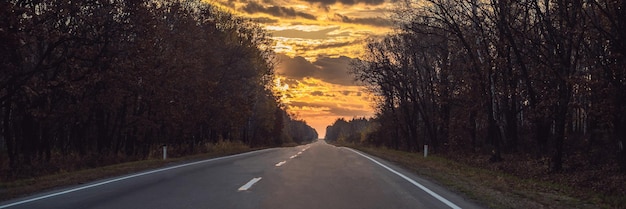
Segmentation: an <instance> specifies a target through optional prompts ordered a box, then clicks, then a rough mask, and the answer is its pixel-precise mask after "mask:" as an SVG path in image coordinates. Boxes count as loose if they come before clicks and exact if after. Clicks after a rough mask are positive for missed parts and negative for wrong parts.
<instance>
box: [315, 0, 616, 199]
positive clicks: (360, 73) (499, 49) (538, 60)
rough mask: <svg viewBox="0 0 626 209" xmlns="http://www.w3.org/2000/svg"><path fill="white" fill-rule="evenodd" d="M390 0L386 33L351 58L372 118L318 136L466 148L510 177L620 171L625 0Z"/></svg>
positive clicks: (441, 149) (442, 149) (449, 151)
mask: <svg viewBox="0 0 626 209" xmlns="http://www.w3.org/2000/svg"><path fill="white" fill-rule="evenodd" d="M402 4H403V5H402V6H399V7H398V9H397V11H396V13H395V17H396V18H395V19H396V24H397V29H396V30H395V32H394V33H391V34H388V35H386V36H384V37H377V38H371V39H370V40H369V41H368V44H367V46H366V52H365V54H364V55H363V56H362V57H361V58H360V59H359V60H358V61H355V62H353V63H352V65H351V72H352V74H353V75H354V76H355V79H356V80H357V81H359V82H361V83H362V84H364V85H366V86H367V88H368V89H369V90H370V91H371V92H373V93H374V94H375V95H377V98H378V99H377V100H376V110H377V114H376V116H375V117H374V118H372V119H358V118H355V119H352V120H350V121H346V120H345V119H338V120H337V121H336V122H335V123H334V124H333V125H331V126H329V127H328V129H327V135H326V139H327V140H329V141H333V142H349V143H357V144H364V145H371V146H384V147H387V148H390V149H398V150H405V151H409V152H421V151H422V147H423V146H424V145H428V146H429V153H430V152H433V153H439V154H444V155H447V156H453V157H454V158H456V159H470V158H471V156H475V155H477V154H478V155H479V156H485V157H484V158H481V159H484V161H486V162H490V163H498V162H509V163H508V164H499V165H502V166H504V165H510V166H512V167H517V168H514V169H511V170H513V171H514V172H512V173H514V174H516V175H517V174H520V173H529V172H530V170H528V169H527V170H525V168H532V170H536V169H537V168H538V170H541V171H540V174H542V173H545V172H547V173H578V172H580V173H583V172H587V174H588V176H586V177H585V178H587V179H590V181H591V182H597V181H606V182H605V185H608V186H610V185H612V184H613V185H614V184H615V182H611V180H610V178H599V177H597V175H598V174H601V173H603V174H606V175H613V174H615V175H618V176H619V175H621V176H623V174H624V173H625V172H626V150H625V149H624V145H625V143H626V57H625V56H626V45H625V44H626V10H625V9H626V1H623V0H620V1H617V0H591V1H583V0H539V1H537V0H516V1H504V0H484V1H481V0H425V1H403V3H402ZM520 168H521V169H520ZM516 169H517V170H516ZM619 173H621V174H619ZM531 175H532V174H531ZM537 175H539V174H537ZM542 175H543V174H542ZM594 179H595V180H594ZM618 179H619V178H618ZM573 181H581V180H580V179H573ZM585 183H587V182H585ZM596 186H597V185H593V184H591V185H588V187H586V188H590V187H592V188H595V187H596ZM616 189H618V190H620V191H621V192H622V193H623V187H622V188H621V189H620V188H616Z"/></svg>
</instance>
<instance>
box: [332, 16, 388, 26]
mask: <svg viewBox="0 0 626 209" xmlns="http://www.w3.org/2000/svg"><path fill="white" fill-rule="evenodd" d="M333 20H335V21H341V22H344V23H353V24H360V25H372V26H378V27H390V26H392V25H393V22H392V21H391V20H389V19H385V18H380V17H371V18H370V17H368V18H350V17H348V16H344V15H340V14H335V18H333Z"/></svg>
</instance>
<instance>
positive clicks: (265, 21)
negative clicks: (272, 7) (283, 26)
mask: <svg viewBox="0 0 626 209" xmlns="http://www.w3.org/2000/svg"><path fill="white" fill-rule="evenodd" d="M252 21H254V22H257V23H262V24H272V23H278V20H277V19H272V18H269V17H259V18H253V19H252Z"/></svg>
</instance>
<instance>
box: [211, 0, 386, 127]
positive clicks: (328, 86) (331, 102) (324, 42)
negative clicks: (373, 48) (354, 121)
mask: <svg viewBox="0 0 626 209" xmlns="http://www.w3.org/2000/svg"><path fill="white" fill-rule="evenodd" d="M211 3H217V4H219V5H221V6H222V7H224V8H226V9H228V10H230V11H233V12H234V13H236V14H238V15H241V16H244V17H247V18H250V19H253V20H255V21H256V22H258V23H259V24H261V25H262V27H263V28H265V29H266V30H267V31H268V32H269V33H270V34H271V36H272V37H271V38H272V39H273V40H274V42H275V44H276V45H275V46H274V51H275V52H276V53H277V55H278V56H279V57H280V58H281V59H280V60H279V63H278V66H277V69H276V74H277V78H276V80H275V81H274V83H275V85H276V86H275V90H276V91H277V92H280V96H281V98H280V100H281V102H283V103H284V104H285V105H286V106H287V111H288V112H289V113H290V114H292V115H295V116H296V117H297V118H298V119H301V120H304V121H306V122H307V124H309V125H310V126H312V127H314V128H315V129H316V130H317V132H318V134H319V137H320V138H323V137H324V135H325V132H326V126H328V125H331V124H332V123H333V122H334V121H335V120H336V119H337V118H345V119H351V118H354V117H372V116H373V115H374V109H373V108H372V95H370V93H368V92H366V91H365V90H364V88H363V87H361V86H358V85H357V84H355V83H354V82H351V81H352V80H353V79H352V78H351V76H350V75H349V74H348V73H347V71H348V70H347V68H348V66H349V62H351V61H352V60H353V59H355V58H358V57H359V56H360V55H361V54H362V51H363V49H364V44H365V40H366V39H367V38H369V37H372V36H379V35H383V34H386V33H388V32H391V31H392V26H391V20H389V16H390V14H389V13H390V11H391V10H392V8H393V7H394V6H393V4H392V3H391V2H387V1H380V0H361V1H350V2H348V1H321V0H305V1H294V0H270V1H255V0H241V1H230V0H216V1H215V2H211Z"/></svg>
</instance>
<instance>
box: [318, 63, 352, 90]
mask: <svg viewBox="0 0 626 209" xmlns="http://www.w3.org/2000/svg"><path fill="white" fill-rule="evenodd" d="M350 61H352V58H349V57H344V56H341V57H338V58H330V57H321V58H318V59H317V61H315V62H314V63H313V64H314V65H315V66H318V67H319V69H320V70H319V71H317V73H316V76H317V77H318V78H320V79H321V80H323V81H326V82H329V83H334V84H340V85H354V79H353V78H352V76H351V75H350V74H348V70H349V67H350Z"/></svg>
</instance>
